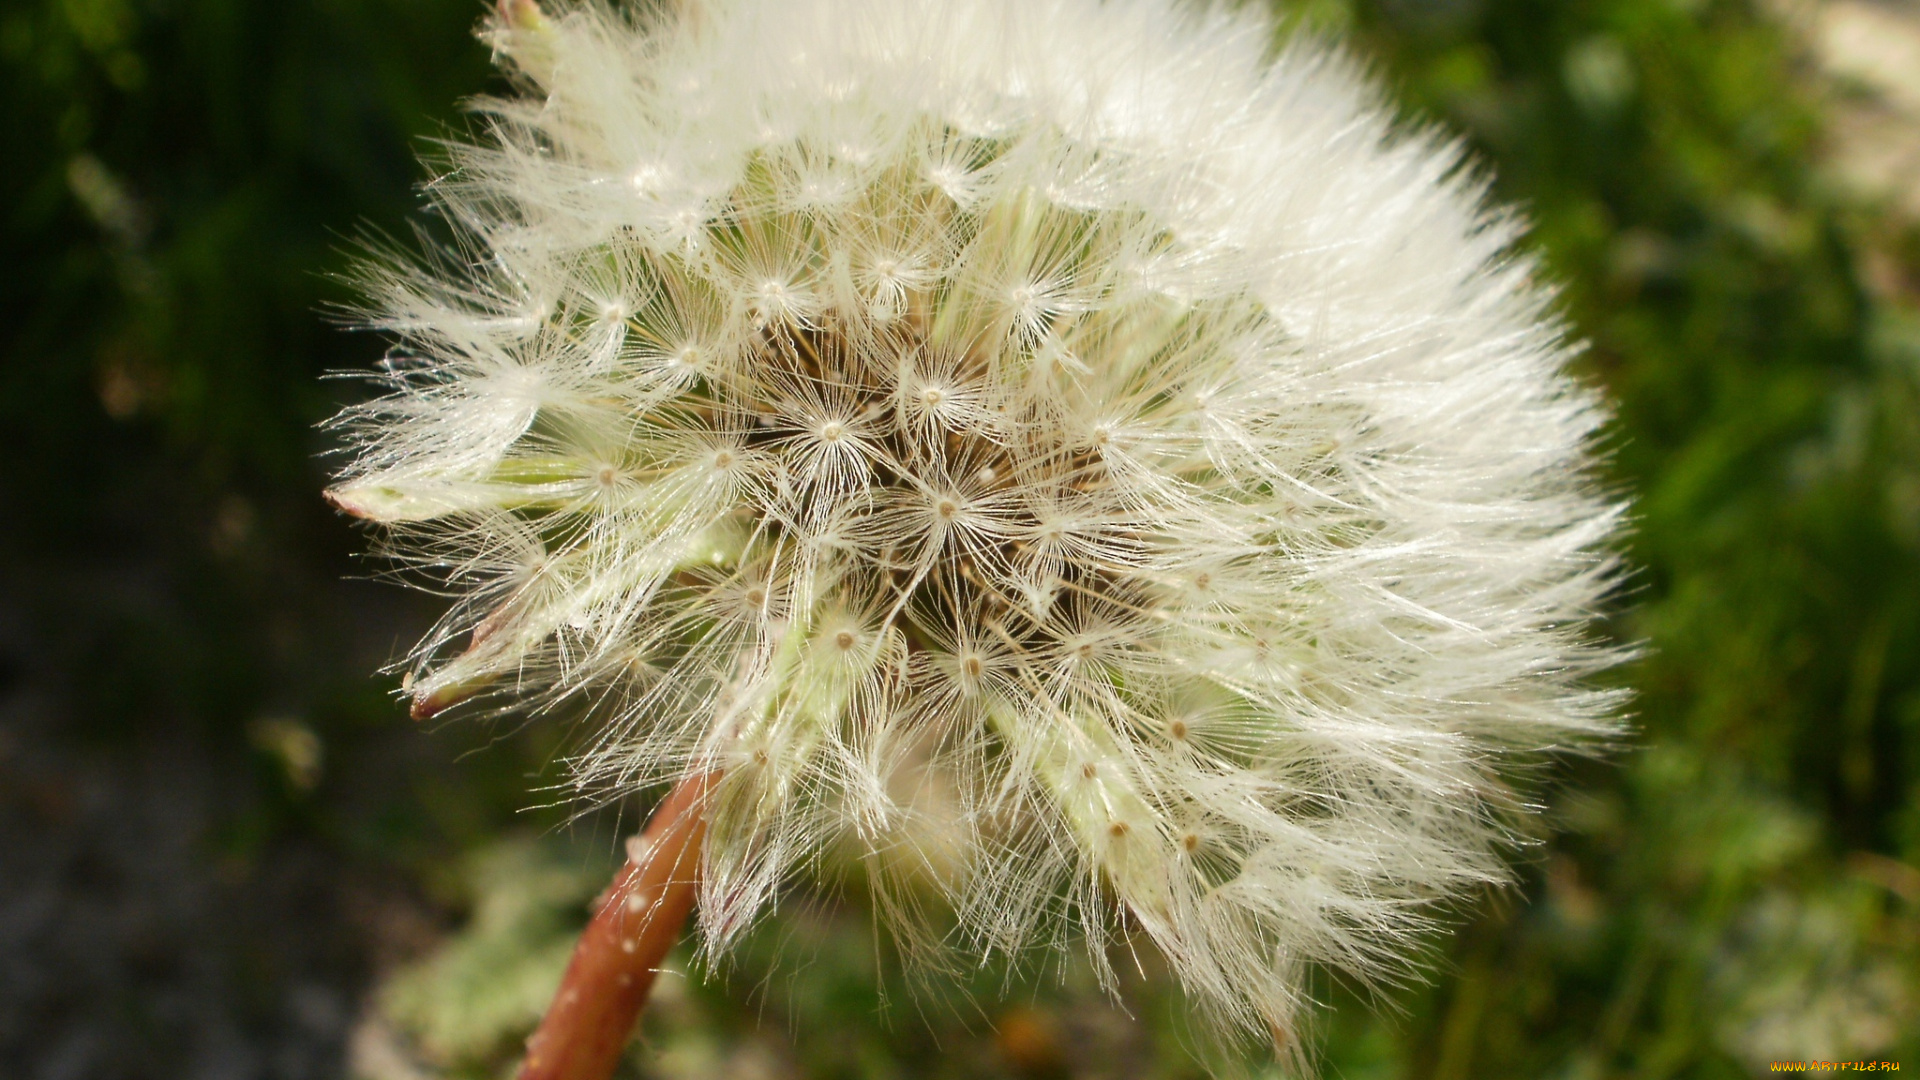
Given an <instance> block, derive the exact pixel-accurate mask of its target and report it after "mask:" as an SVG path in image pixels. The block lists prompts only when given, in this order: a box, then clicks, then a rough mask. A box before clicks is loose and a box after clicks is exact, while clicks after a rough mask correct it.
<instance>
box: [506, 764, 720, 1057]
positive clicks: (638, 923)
mask: <svg viewBox="0 0 1920 1080" xmlns="http://www.w3.org/2000/svg"><path fill="white" fill-rule="evenodd" d="M717 778H718V777H717V775H716V774H713V773H705V774H702V775H699V776H690V777H688V778H686V779H684V780H682V781H680V783H679V784H678V785H676V786H675V787H674V789H673V791H671V792H670V793H668V795H667V797H666V799H665V800H664V801H663V802H661V804H660V806H659V808H658V809H656V810H655V811H654V812H653V820H651V821H649V822H648V823H647V828H646V831H645V832H644V833H642V834H641V835H639V836H637V837H634V838H633V839H632V840H630V841H628V842H627V863H626V865H624V866H622V867H621V868H620V871H619V873H618V874H616V875H615V876H614V879H613V885H612V886H611V887H609V888H608V889H607V891H606V892H605V893H604V894H602V896H601V898H600V900H599V901H598V904H597V906H596V908H595V910H594V913H593V918H592V920H591V921H589V922H588V923H587V928H586V930H585V931H584V932H583V933H582V934H581V935H580V943H579V944H578V945H575V946H574V949H573V959H572V960H570V961H568V962H567V973H566V974H565V975H564V976H562V977H561V979H560V989H559V991H558V992H556V993H555V994H554V996H553V1004H551V1005H549V1006H547V1015H546V1017H545V1018H544V1019H542V1020H541V1021H540V1027H539V1030H537V1031H535V1032H534V1033H533V1037H532V1038H530V1039H528V1040H527V1059H526V1061H525V1062H524V1063H522V1064H521V1066H520V1078H519V1080H607V1077H609V1076H611V1075H613V1068H614V1065H616V1064H617V1063H618V1062H619V1060H620V1054H621V1052H622V1051H623V1050H625V1049H626V1046H627V1039H628V1038H629V1037H630V1036H631V1035H632V1034H633V1024H634V1021H635V1020H637V1019H638V1018H639V1016H640V1010H641V1008H643V1007H644V1006H645V1005H646V1003H647V993H648V991H650V990H652V989H653V977H654V975H655V974H657V973H658V971H659V968H660V961H661V960H663V959H664V958H665V957H666V955H667V950H668V949H670V948H672V947H673V943H674V941H675V940H676V939H677V938H679V936H680V928H681V926H682V925H683V924H684V923H685V922H686V921H687V913H688V912H689V911H691V910H692V909H693V896H694V892H695V891H696V888H697V886H698V885H699V881H700V844H701V842H702V840H704V839H705V837H706V831H707V822H706V796H707V792H708V791H709V790H710V789H711V788H712V786H713V783H714V781H715V780H716V779H717Z"/></svg>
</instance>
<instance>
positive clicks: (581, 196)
mask: <svg viewBox="0 0 1920 1080" xmlns="http://www.w3.org/2000/svg"><path fill="white" fill-rule="evenodd" d="M487 34H488V40H490V41H491V43H492V44H493V46H494V48H495V49H496V51H497V53H498V55H499V56H500V57H502V58H504V60H505V62H506V63H507V65H508V67H509V68H510V70H511V71H512V72H513V73H514V74H515V76H516V78H517V79H518V80H519V86H520V92H519V93H518V94H517V96H512V97H509V98H506V99H504V100H493V101H488V102H485V103H483V104H482V105H481V107H480V111H481V114H482V115H483V116H484V117H485V120H486V129H487V133H486V136H485V137H484V138H482V139H480V140H478V141H477V142H475V143H473V144H455V145H453V146H451V147H449V148H448V151H447V153H448V155H449V162H448V164H447V167H446V169H445V171H444V172H443V173H442V174H441V175H440V176H439V178H438V179H437V180H435V181H434V183H433V184H432V185H431V187H430V195H431V198H432V200H433V202H434V204H435V205H436V206H437V208H438V209H439V211H440V212H441V213H442V214H443V215H444V216H445V217H446V219H447V220H448V221H450V222H451V223H452V224H453V225H454V226H455V228H456V229H457V230H458V233H459V237H460V240H459V243H458V245H457V246H455V247H452V248H447V249H440V250H437V251H431V252H429V254H428V255H427V256H426V257H425V258H424V259H422V260H413V261H407V260H396V259H388V260H385V261H376V263H375V265H373V266H371V267H370V268H369V269H367V270H366V271H365V272H364V274H363V284H364V286H365V287H366V289H367V291H368V294H369V296H370V300H369V302H368V310H369V311H370V313H371V317H370V320H369V321H370V322H372V323H373V324H374V325H376V326H378V327H381V328H384V329H385V330H387V331H388V332H390V333H391V334H392V335H394V337H395V338H396V339H397V344H396V346H395V348H394V349H393V351H392V353H391V354H390V356H389V358H388V360H387V362H386V366H385V369H384V372H383V375H382V377H383V378H384V380H385V381H386V383H387V392H386V393H385V395H384V396H381V397H379V398H377V399H376V400H373V401H371V402H369V403H367V404H365V405H362V406H358V407H355V408H352V409H349V410H348V411H347V412H346V413H344V414H343V415H342V417H341V418H340V420H339V421H338V423H339V425H340V426H341V428H342V429H343V430H344V431H345V432H346V433H347V434H348V437H349V439H350V441H351V443H352V447H353V454H354V457H353V460H352V462H351V464H350V465H348V466H347V467H346V469H345V470H344V471H343V473H342V475H341V477H340V479H339V483H338V486H336V487H335V488H334V489H333V490H332V491H331V493H330V494H331V497H332V498H333V499H334V501H335V503H336V504H337V505H338V506H340V507H342V508H343V509H345V510H347V511H349V512H351V513H354V514H356V515H358V516H361V517H364V518H369V519H372V520H374V521H377V522H380V523H383V524H384V525H386V526H388V535H389V540H390V549H391V552H392V553H393V554H394V555H395V556H396V557H397V558H399V559H401V560H402V561H403V562H405V563H406V564H408V565H411V566H414V567H417V568H421V569H425V570H428V571H431V572H432V573H433V574H435V575H437V577H438V579H439V580H440V582H441V584H442V585H443V586H444V587H446V588H448V589H449V590H450V591H451V593H452V595H454V596H455V598H456V599H455V602H454V604H453V606H452V610H451V611H450V612H449V613H448V614H447V616H446V617H445V619H444V620H443V621H442V622H441V624H440V625H439V626H438V627H437V628H436V629H435V630H434V631H433V632H432V633H431V634H430V635H429V636H428V638H427V639H426V640H425V641H424V642H423V643H422V644H421V645H420V646H419V648H418V650H417V652H416V654H415V656H414V660H413V665H412V671H411V673H410V676H409V683H408V686H409V690H410V693H411V694H412V696H413V699H414V707H415V711H416V713H419V714H428V713H432V712H434V711H437V710H438V709H440V708H442V707H444V706H447V705H450V704H452V703H454V702H457V701H460V700H463V699H468V698H475V697H479V698H481V699H482V700H487V701H491V702H494V703H495V704H502V705H504V704H511V703H513V702H520V701H529V700H530V701H535V702H544V703H553V702H557V701H560V700H562V699H569V698H574V699H579V700H581V701H583V702H588V703H590V704H591V705H592V706H593V708H592V710H591V713H590V715H592V716H593V717H594V718H595V719H594V725H593V728H592V733H591V734H590V735H589V736H588V738H587V741H586V742H585V743H584V745H583V749H582V751H581V753H580V754H579V756H578V757H577V759H576V760H575V766H576V769H577V772H576V776H577V783H578V784H579V785H580V787H581V789H582V790H583V791H585V792H593V793H599V794H602V795H609V794H611V795H618V794H620V793H624V792H630V791H633V790H637V789H639V788H641V787H643V786H647V785H653V784H658V783H662V782H665V781H671V780H675V779H678V778H682V777H686V776H690V775H695V774H699V773H703V772H711V773H715V774H718V775H722V776H724V780H723V781H721V782H720V783H719V784H718V786H716V787H715V788H714V790H713V791H712V793H711V798H710V805H709V807H708V810H707V814H708V818H709V821H710V829H711V831H710V834H709V839H708V841H707V847H706V851H705V855H704V860H705V862H704V867H703V877H702V886H701V895H700V903H699V918H700V923H701V927H702V930H703V932H704V941H705V944H706V946H707V947H708V948H710V949H713V950H721V949H724V948H725V947H726V945H727V944H728V943H729V942H730V941H732V940H734V939H735V938H736V937H737V936H738V935H739V933H740V932H741V931H742V930H743V929H744V928H746V927H747V926H749V925H751V924H752V923H753V922H754V921H755V919H756V918H758V917H759V916H760V915H761V914H762V913H764V912H765V911H766V910H767V909H768V907H769V905H771V904H772V903H773V902H774V900H775V899H776V898H777V896H778V895H779V894H780V892H781V890H782V889H783V888H784V887H786V886H787V885H789V884H790V883H791V882H793V881H794V880H795V878H796V875H798V874H800V873H802V872H803V871H806V870H808V869H810V868H811V867H812V866H813V865H815V864H816V863H818V862H819V861H820V859H821V857H822V855H823V853H824V852H828V851H852V852H855V853H856V854H857V855H858V856H860V857H864V858H867V859H869V860H870V861H872V862H874V863H875V864H876V865H884V866H886V867H891V868H892V869H891V870H888V871H887V872H886V873H883V874H880V875H878V876H879V878H886V877H887V876H888V874H892V875H893V876H896V877H897V876H901V875H905V876H909V877H911V876H914V875H915V874H918V876H919V878H921V879H923V881H924V882H930V883H932V884H933V885H934V886H936V887H937V888H938V889H940V890H944V893H945V910H946V911H947V914H948V915H949V916H950V917H951V927H949V928H948V930H947V933H948V937H949V939H950V940H952V941H957V942H959V943H961V944H962V945H963V946H964V947H967V948H969V949H971V950H972V951H974V952H983V951H984V952H993V951H996V950H1004V951H1007V952H1012V953H1019V952H1022V951H1025V950H1027V949H1028V948H1030V947H1032V946H1034V945H1036V944H1039V945H1046V946H1056V945H1059V944H1061V942H1062V940H1063V939H1064V938H1065V937H1066V936H1068V935H1073V936H1076V937H1077V936H1081V935H1085V936H1088V937H1090V938H1091V939H1092V940H1093V941H1094V942H1095V944H1096V948H1094V949H1093V955H1094V957H1095V962H1096V963H1100V962H1101V961H1100V959H1099V958H1100V956H1101V952H1100V950H1099V948H1098V947H1097V945H1098V943H1099V942H1100V941H1103V940H1106V939H1107V935H1110V934H1111V933H1113V932H1114V931H1115V930H1116V929H1124V930H1127V931H1129V932H1133V931H1137V932H1141V933H1144V934H1145V935H1147V936H1148V937H1150V938H1151V939H1152V941H1153V942H1155V943H1156V944H1157V945H1158V947H1159V948H1160V949H1161V950H1162V951H1163V952H1164V954H1165V956H1166V958H1167V961H1168V963H1169V965H1170V967H1171V968H1172V969H1173V970H1174V971H1175V972H1176V973H1177V974H1178V976H1179V978H1180V979H1181V981H1182V982H1183V984H1184V985H1185V986H1186V988H1187V989H1188V991H1189V992H1190V993H1191V994H1192V995H1193V997H1194V999H1195V1000H1196V1001H1198V1002H1201V1003H1203V1005H1204V1006H1205V1007H1206V1008H1207V1009H1208V1010H1209V1011H1210V1013H1211V1014H1212V1015H1213V1017H1214V1018H1215V1019H1217V1020H1218V1021H1220V1022H1221V1024H1222V1026H1223V1027H1225V1028H1227V1029H1235V1028H1237V1029H1241V1030H1247V1031H1251V1032H1254V1033H1257V1034H1259V1035H1261V1036H1263V1037H1264V1036H1265V1035H1266V1034H1267V1033H1269V1032H1278V1033H1285V1032H1289V1031H1292V1030H1294V1029H1295V1027H1296V1025H1297V1021H1298V1015H1297V1014H1298V1012H1299V1010H1300V1009H1301V1008H1302V1006H1303V1005H1304V1004H1306V1000H1307V999H1306V996H1305V990H1304V988H1303V986H1304V983H1303V980H1304V979H1305V976H1306V973H1308V972H1310V971H1312V970H1314V969H1316V968H1330V969H1334V970H1338V971H1341V972H1345V973H1348V974H1350V975H1351V976H1354V977H1357V978H1359V979H1361V980H1363V981H1366V982H1370V983H1372V982H1379V981H1383V980H1385V981H1391V980H1393V979H1395V978H1397V977H1401V976H1403V975H1405V974H1407V973H1408V972H1409V970H1410V965H1411V964H1412V963H1413V961H1412V960H1411V959H1410V957H1411V956H1413V954H1414V949H1413V948H1412V946H1411V945H1410V944H1409V942H1410V941H1411V940H1413V935H1414V934H1415V932H1417V931H1419V930H1420V929H1422V928H1423V927H1425V926H1427V925H1428V924H1429V923H1430V922H1431V921H1432V920H1433V919H1434V917H1435V915H1436V912H1437V911H1439V910H1441V907H1440V905H1442V904H1443V903H1444V902H1445V901H1447V900H1448V899H1450V898H1456V897H1459V896H1460V895H1462V894H1463V893H1466V892H1468V891H1471V890H1474V889H1476V888H1479V887H1482V886H1484V885H1486V884H1488V883H1494V882H1499V881H1502V880H1503V879H1504V878H1505V870H1504V869H1503V864H1502V860H1501V847H1502V845H1503V843H1504V842H1505V841H1506V839H1507V838H1509V837H1510V836H1511V835H1512V834H1513V823H1514V819H1515V815H1516V813H1517V812H1518V811H1519V810H1520V809H1523V807H1521V806H1520V805H1519V802H1518V800H1517V799H1516V798H1515V796H1514V795H1513V794H1512V793H1511V792H1510V791H1509V790H1508V789H1507V788H1506V787H1505V786H1504V785H1503V784H1502V782H1501V779H1500V773H1499V767H1500V764H1501V762H1502V761H1503V760H1506V759H1510V758H1512V757H1513V756H1514V755H1516V754H1524V753H1528V752H1537V751H1541V750H1546V749H1553V748H1568V747H1575V748H1577V747H1579V746H1581V745H1583V744H1587V743H1590V742H1591V740H1592V738H1593V737H1594V736H1596V735H1602V734H1604V733H1606V732H1608V731H1609V730H1610V725H1611V721H1610V715H1611V713H1612V711H1613V710H1614V709H1615V708H1616V706H1617V701H1616V700H1615V699H1614V698H1613V697H1612V696H1610V695H1609V694H1607V693H1605V692H1601V691H1597V690H1595V689H1593V688H1591V687H1590V686H1588V685H1586V681H1587V678H1588V677H1589V676H1590V675H1591V674H1593V673H1594V672H1596V671H1597V670H1599V669H1602V668H1604V667H1606V666H1607V665H1609V664H1611V663H1613V662H1615V661H1617V660H1618V658H1619V657H1618V653H1617V651H1614V650H1611V649H1609V648H1608V647H1606V646H1605V645H1603V644H1599V643H1597V642H1596V641H1595V640H1594V638H1593V637H1592V635H1591V634H1590V631H1589V623H1590V622H1591V620H1592V618H1593V616H1594V613H1595V611H1596V608H1597V606H1598V605H1599V604H1600V602H1601V600H1602V599H1603V598H1604V596H1605V595H1606V594H1607V592H1608V591H1609V589H1610V588H1611V587H1612V585H1613V583H1614V582H1615V580H1616V578H1617V574H1618V570H1617V564H1616V561H1615V559H1614V558H1613V557H1612V556H1611V555H1610V554H1609V553H1608V551H1607V548H1606V542H1607V540H1608V538H1609V536H1610V535H1611V534H1612V533H1613V532H1614V531H1615V529H1616V528H1617V525H1618V523H1619V519H1620V516H1621V512H1622V511H1621V507H1620V506H1619V505H1618V504H1617V503H1616V502H1614V501H1612V500H1611V499H1610V498H1609V497H1608V496H1607V495H1606V494H1604V493H1603V492H1601V491H1599V490H1597V488H1596V484H1595V482H1594V479H1593V476H1592V462H1593V459H1592V443H1593V439H1594V437H1595V431H1596V428H1597V426H1598V425H1600V424H1601V423H1602V422H1603V420H1604V412H1603V410H1602V408H1601V407H1600V405H1599V404H1598V402H1597V401H1596V399H1595V396H1594V395H1593V394H1592V393H1591V392H1590V391H1589V390H1587V389H1584V388H1583V387H1581V386H1580V385H1578V384H1577V383H1575V382H1574V381H1572V380H1571V379H1570V378H1569V377H1568V376H1567V375H1566V374H1565V372H1564V367H1565V364H1566V362H1567V359H1568V357H1569V355H1570V353H1571V351H1572V347H1571V346H1570V345H1569V344H1568V343H1567V342H1566V340H1565V337H1564V331H1563V327H1562V326H1561V325H1560V324H1559V323H1558V322H1557V321H1556V320H1555V318H1554V317H1553V316H1552V315H1551V314H1550V312H1549V295H1548V293H1547V292H1546V291H1545V290H1544V289H1543V288H1542V286H1541V285H1540V284H1538V282H1537V279H1536V278H1537V276H1536V269H1535V266H1534V265H1533V263H1532V262H1531V261H1530V260H1528V259H1527V258H1526V257H1524V256H1522V255H1517V254H1515V252H1514V250H1513V245H1514V241H1515V238H1516V235H1517V232H1518V226H1517V224H1516V223H1515V221H1514V220H1513V218H1512V217H1510V216H1509V215H1507V214H1504V213H1502V212H1500V211H1499V210H1496V209H1490V208H1489V207H1488V206H1487V205H1486V203H1485V202H1484V199H1483V189H1482V185H1481V183H1480V182H1479V181H1478V180H1476V179H1475V177H1474V175H1473V174H1472V172H1471V171H1470V170H1468V169H1466V168H1464V167H1463V166H1462V164H1461V160H1460V155H1459V152H1458V150H1457V148H1455V147H1454V146H1453V145H1451V144H1449V143H1447V142H1445V141H1443V140H1441V139H1439V138H1437V137H1435V136H1434V135H1432V134H1431V133H1428V132H1424V131H1409V130H1406V129H1405V128H1403V127H1399V126H1396V124H1395V122H1394V120H1393V117H1392V114H1391V112H1390V110H1389V109H1388V108H1386V107H1385V105H1384V104H1383V103H1382V100H1381V98H1380V95H1379V92H1378V91H1377V90H1376V89H1375V88H1374V87H1373V86H1371V85H1370V84H1369V83H1368V82H1367V81H1366V80H1365V79H1364V78H1362V77H1361V76H1360V75H1358V74H1357V73H1356V72H1355V70H1354V69H1353V66H1352V65H1351V64H1350V63H1349V62H1348V61H1346V60H1344V59H1342V58H1341V57H1340V56H1339V55H1338V54H1337V53H1334V52H1330V51H1329V50H1327V49H1326V48H1325V47H1323V46H1321V45H1318V44H1314V43H1310V42H1302V41H1294V42H1292V43H1290V44H1286V45H1284V46H1282V47H1281V48H1280V50H1279V52H1278V54H1277V55H1275V54H1273V52H1272V48H1271V43H1272V41H1273V39H1274V32H1273V28H1272V27H1271V25H1270V24H1269V23H1268V22H1266V21H1263V20H1262V19H1261V18H1259V17H1256V16H1253V15H1249V14H1246V13H1235V12H1226V11H1221V10H1217V9H1212V8H1207V7H1200V6H1182V5H1180V4H1177V3H1174V2H1172V0H1109V2H1105V3H1102V2H1098V0H1047V2H1034V0H926V2H920V3H912V4H903V3H899V2H898V0H779V2H773V0H764V2H759V0H710V2H701V0H690V2H688V3H686V4H683V5H681V6H680V7H679V8H678V9H675V10H673V11H671V12H667V13H661V12H658V11H655V10H653V9H648V11H647V12H646V13H641V12H638V11H632V12H624V11H616V10H614V9H612V8H610V7H606V6H603V5H601V4H597V3H586V4H572V5H568V6H565V7H564V10H558V11H554V12H551V13H547V14H543V13H541V12H540V11H539V9H537V8H535V7H533V6H532V5H531V4H529V3H527V2H525V0H509V2H507V3H505V4H503V5H502V14H501V15H500V16H498V17H497V18H496V20H495V21H494V22H493V23H492V24H490V26H489V28H488V31H487ZM929 792H935V793H939V794H940V799H944V800H945V801H944V802H942V801H940V800H939V799H934V798H933V796H932V795H929V794H928V793H929ZM942 807H945V808H947V809H941V808H942ZM929 818H938V819H939V820H937V821H932V822H929V820H928V819H929ZM929 825H937V826H939V829H938V830H935V829H931V828H929V827H928V826H929ZM936 833H938V835H941V836H944V837H946V838H947V839H946V840H945V841H944V842H943V843H944V846H942V844H936V843H934V842H933V841H931V840H929V839H927V838H928V837H930V836H933V835H935V834H936ZM916 867H917V869H915V868H916ZM903 868H904V869H903ZM896 899H899V900H900V902H898V903H895V904H892V905H891V906H889V907H886V908H885V909H884V910H885V911H886V913H887V914H888V916H889V917H894V918H898V919H900V920H902V929H903V931H904V930H910V929H912V924H913V922H914V920H915V919H916V917H917V915H916V913H917V912H919V911H920V910H921V909H922V908H923V907H924V906H925V905H923V904H919V903H917V902H914V901H911V900H910V899H905V898H898V897H897V898H896ZM954 928H957V929H954Z"/></svg>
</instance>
